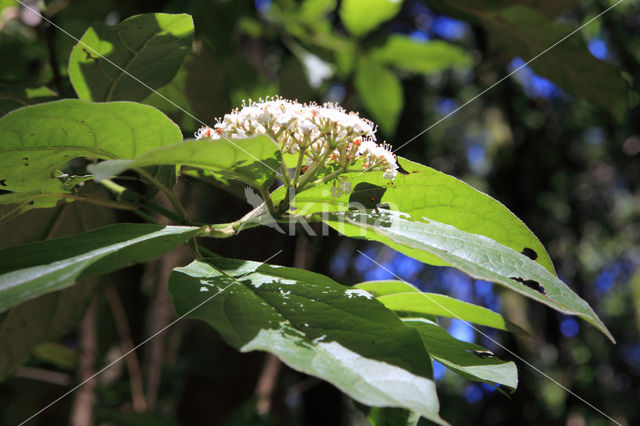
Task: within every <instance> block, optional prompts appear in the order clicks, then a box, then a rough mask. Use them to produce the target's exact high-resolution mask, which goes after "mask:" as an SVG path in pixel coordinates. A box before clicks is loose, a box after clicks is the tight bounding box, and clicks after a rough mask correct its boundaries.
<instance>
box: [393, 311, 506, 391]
mask: <svg viewBox="0 0 640 426" xmlns="http://www.w3.org/2000/svg"><path fill="white" fill-rule="evenodd" d="M404 323H405V324H406V325H407V326H409V327H414V328H415V329H416V330H418V332H419V333H420V335H421V336H422V339H423V340H424V344H425V346H426V347H427V348H429V355H431V357H432V358H433V359H435V360H437V361H439V362H441V363H442V364H443V365H445V366H446V367H447V368H449V369H450V370H452V371H454V372H456V373H458V374H460V375H461V376H462V377H464V378H466V379H469V380H473V381H475V382H485V383H497V384H500V385H505V386H507V387H508V388H510V389H511V390H515V389H516V388H517V387H518V369H517V367H516V364H515V363H514V362H512V361H509V362H505V361H502V360H500V359H498V358H496V357H494V356H485V355H484V354H487V353H488V352H487V351H486V349H484V348H483V347H482V346H478V345H474V344H473V343H467V342H462V341H460V340H457V339H454V338H453V337H451V335H450V334H449V333H447V331H446V330H444V329H442V328H441V327H440V326H439V325H438V324H436V323H435V322H433V321H429V320H428V319H424V318H405V319H404Z"/></svg>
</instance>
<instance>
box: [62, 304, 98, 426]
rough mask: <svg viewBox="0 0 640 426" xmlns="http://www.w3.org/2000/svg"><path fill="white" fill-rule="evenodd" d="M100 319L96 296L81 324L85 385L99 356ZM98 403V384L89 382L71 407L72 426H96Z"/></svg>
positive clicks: (81, 364) (80, 364) (81, 366)
mask: <svg viewBox="0 0 640 426" xmlns="http://www.w3.org/2000/svg"><path fill="white" fill-rule="evenodd" d="M97 317H98V305H97V303H96V296H93V298H92V299H91V303H90V304H89V307H88V308H87V312H86V313H85V314H84V318H83V319H82V321H81V322H80V330H79V333H78V334H79V336H78V345H79V348H80V351H79V352H80V358H79V359H78V381H79V382H80V383H83V382H85V381H87V380H88V379H89V378H91V377H92V376H93V375H94V371H95V363H96V358H97V356H98V338H97V333H96V320H97ZM95 402H96V382H95V381H94V380H89V381H88V382H87V383H86V384H85V386H83V387H82V388H81V389H80V390H79V391H78V393H77V394H76V396H75V398H74V400H73V405H72V407H71V419H70V421H69V423H70V424H71V425H72V426H92V425H93V424H94V418H93V408H94V405H95Z"/></svg>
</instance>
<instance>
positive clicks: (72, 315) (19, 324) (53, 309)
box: [0, 278, 98, 380]
mask: <svg viewBox="0 0 640 426" xmlns="http://www.w3.org/2000/svg"><path fill="white" fill-rule="evenodd" d="M97 286H98V279H94V278H89V279H83V280H80V282H78V284H77V285H74V286H72V287H67V288H65V289H63V290H61V291H56V292H53V293H48V294H44V295H42V296H40V297H36V298H35V299H32V300H27V301H26V302H24V303H21V304H19V305H17V306H14V307H12V308H11V309H9V311H7V312H6V313H5V314H4V316H3V318H2V322H0V380H3V379H4V378H5V377H7V376H8V375H10V374H11V373H12V372H13V371H14V370H15V369H16V368H18V367H19V366H20V365H22V364H23V363H24V362H26V361H27V360H28V359H29V357H30V356H31V355H32V352H33V350H34V348H35V347H37V346H36V345H38V344H39V343H42V342H46V341H51V340H54V339H57V338H59V337H61V336H63V335H64V334H66V333H68V332H69V331H70V330H71V329H72V327H73V326H75V325H76V324H77V323H78V321H80V319H81V318H82V315H83V314H84V311H85V309H86V307H87V305H88V303H89V301H90V299H91V296H92V295H93V293H94V291H95V290H96V288H97ZM2 302H3V303H4V300H3V301H2Z"/></svg>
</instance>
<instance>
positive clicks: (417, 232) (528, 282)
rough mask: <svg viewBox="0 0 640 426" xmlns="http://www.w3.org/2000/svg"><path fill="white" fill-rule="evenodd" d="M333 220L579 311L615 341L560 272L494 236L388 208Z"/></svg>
mask: <svg viewBox="0 0 640 426" xmlns="http://www.w3.org/2000/svg"><path fill="white" fill-rule="evenodd" d="M328 223H329V225H331V226H332V227H333V228H335V229H337V230H338V231H339V232H341V233H342V234H345V235H347V236H350V237H358V238H367V239H371V240H375V241H380V242H382V243H385V244H387V245H388V246H390V247H391V248H393V249H395V250H398V251H400V252H402V253H404V254H406V255H408V256H411V257H413V258H415V259H418V260H422V259H423V258H424V256H425V255H429V254H430V255H435V256H437V257H438V258H440V259H442V260H444V261H445V262H446V263H447V264H449V265H451V266H454V267H456V268H458V269H460V270H462V271H464V272H466V273H467V274H469V275H470V276H472V277H474V278H477V279H482V280H487V281H492V282H496V283H499V284H502V285H504V286H506V287H508V288H510V289H512V290H514V291H516V292H518V293H521V294H524V295H525V296H527V297H530V298H532V299H534V300H537V301H538V302H541V303H544V304H546V305H548V306H550V307H552V308H554V309H556V310H558V311H560V312H563V313H566V314H569V315H577V316H579V317H581V318H583V319H584V320H586V321H587V322H589V323H591V324H593V325H594V326H595V327H596V328H598V329H599V330H600V331H602V332H603V333H604V334H605V335H606V336H607V337H608V338H609V339H611V340H612V341H615V340H614V338H613V336H612V335H611V333H610V332H609V330H607V327H606V326H605V325H604V324H603V323H602V321H600V319H599V318H598V316H597V315H596V314H595V312H593V309H591V307H590V306H589V305H588V304H587V302H585V301H584V300H583V299H581V298H580V297H579V296H578V295H577V294H575V293H574V292H573V291H572V290H571V289H570V288H569V287H568V286H567V285H566V284H564V283H563V282H562V281H560V280H559V279H558V277H556V276H555V275H554V274H552V273H551V272H549V271H548V270H547V269H545V268H544V267H543V266H542V265H540V264H539V263H536V262H534V261H532V260H531V259H530V258H529V257H527V256H525V255H524V254H521V253H518V252H517V251H515V250H513V249H511V248H509V247H506V246H504V245H502V244H500V243H498V242H496V241H494V240H492V239H490V238H487V237H485V236H482V235H477V234H471V233H468V232H464V231H461V230H459V229H457V228H455V227H453V226H451V225H447V224H443V223H440V222H436V221H435V220H432V219H430V218H421V217H417V216H413V217H410V216H409V215H407V214H404V213H402V212H396V211H389V210H381V211H380V212H379V213H375V212H373V211H367V210H361V211H354V212H347V213H335V214H333V215H332V216H330V220H329V221H328ZM385 297H386V296H385Z"/></svg>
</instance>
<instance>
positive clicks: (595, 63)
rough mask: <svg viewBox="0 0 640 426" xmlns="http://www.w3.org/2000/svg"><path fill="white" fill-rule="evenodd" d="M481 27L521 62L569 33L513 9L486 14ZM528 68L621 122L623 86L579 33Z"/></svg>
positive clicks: (566, 28)
mask: <svg viewBox="0 0 640 426" xmlns="http://www.w3.org/2000/svg"><path fill="white" fill-rule="evenodd" d="M483 25H485V26H486V28H487V29H488V30H490V34H491V35H492V37H493V38H494V42H496V43H498V44H499V45H500V47H499V49H500V50H501V51H504V50H505V48H506V50H507V51H508V52H509V53H510V54H511V55H512V56H521V57H522V58H523V59H524V60H525V61H526V60H529V59H531V58H533V57H534V56H536V55H538V54H539V53H541V52H543V51H544V50H545V49H547V48H549V46H551V45H553V44H554V43H556V42H558V41H559V40H561V39H562V38H563V37H565V36H567V35H568V34H569V33H571V31H572V30H573V28H572V27H570V26H569V25H566V24H563V23H559V22H552V21H550V20H549V19H548V18H547V17H545V16H544V15H542V14H541V13H540V12H538V11H537V10H535V9H531V8H528V7H521V6H512V7H509V8H506V9H504V10H501V11H499V12H496V13H495V14H491V15H487V20H486V21H484V23H483ZM530 66H531V68H532V69H533V70H534V71H535V72H537V73H538V74H540V75H542V76H543V77H546V78H548V79H550V80H552V81H553V82H555V83H556V84H558V85H559V86H560V87H562V88H563V89H565V90H566V91H567V92H569V93H571V94H573V95H576V96H579V97H584V98H586V99H587V100H589V101H591V102H592V103H594V104H596V105H598V106H601V107H603V108H605V109H608V110H609V111H611V113H612V114H613V115H614V116H616V117H617V118H618V119H622V118H623V117H624V115H625V113H626V111H627V107H628V103H627V91H628V83H627V82H626V81H625V80H624V78H623V77H622V75H621V73H620V71H619V70H618V69H617V68H616V67H614V66H613V65H611V64H608V63H606V62H602V61H600V60H598V59H596V58H595V57H594V56H593V55H592V54H591V53H590V52H589V49H588V48H587V44H586V43H585V41H584V39H583V38H582V37H581V36H580V34H575V35H573V36H572V37H569V38H567V39H566V40H565V41H563V42H562V43H560V44H558V45H557V46H556V47H554V48H553V49H551V50H550V51H548V52H547V53H545V54H544V55H542V56H540V57H539V58H538V59H536V60H535V61H533V62H531V64H530Z"/></svg>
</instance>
